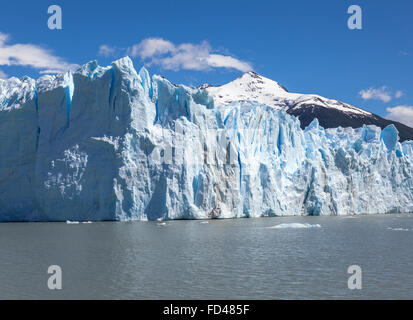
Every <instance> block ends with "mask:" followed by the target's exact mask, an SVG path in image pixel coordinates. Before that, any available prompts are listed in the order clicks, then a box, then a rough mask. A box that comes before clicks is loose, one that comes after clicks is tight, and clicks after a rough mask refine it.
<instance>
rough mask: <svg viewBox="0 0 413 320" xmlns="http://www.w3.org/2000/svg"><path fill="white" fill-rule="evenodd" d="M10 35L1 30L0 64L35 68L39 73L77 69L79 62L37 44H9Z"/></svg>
mask: <svg viewBox="0 0 413 320" xmlns="http://www.w3.org/2000/svg"><path fill="white" fill-rule="evenodd" d="M9 40H10V37H9V36H8V35H7V34H5V33H2V32H0V66H23V67H30V68H34V69H36V70H38V71H39V73H59V72H65V71H68V70H74V69H77V68H78V67H79V66H78V65H77V64H72V63H69V62H67V61H65V60H64V59H63V58H60V57H57V56H55V55H53V53H52V52H50V51H49V50H47V49H45V48H42V47H41V46H38V45H35V44H22V43H15V44H9Z"/></svg>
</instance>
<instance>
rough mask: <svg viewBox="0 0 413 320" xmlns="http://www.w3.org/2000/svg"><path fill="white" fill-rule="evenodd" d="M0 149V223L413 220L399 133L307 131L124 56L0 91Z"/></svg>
mask: <svg viewBox="0 0 413 320" xmlns="http://www.w3.org/2000/svg"><path fill="white" fill-rule="evenodd" d="M0 139H1V141H0V221H3V222H5V221H104V220H110V221H113V220H118V221H129V220H145V221H147V220H150V221H156V220H159V221H160V220H169V219H213V218H241V217H261V216H284V215H354V214H379V213H405V212H413V192H412V191H413V171H412V169H413V162H412V161H413V142H412V141H405V142H403V143H400V142H399V136H398V132H397V129H396V128H395V127H394V126H393V125H390V126H388V127H386V128H385V129H383V130H381V129H380V128H379V127H376V126H372V125H368V126H366V125H365V126H363V127H362V128H358V129H352V128H341V127H339V128H334V129H324V128H323V127H321V126H320V125H319V123H318V121H317V119H314V121H313V122H312V123H311V124H310V125H309V126H308V127H307V128H306V129H304V130H303V129H301V128H300V122H299V120H298V119H297V118H295V117H294V116H291V115H288V114H287V113H286V112H285V111H284V110H277V108H274V107H272V106H269V105H266V104H262V103H259V102H257V101H248V100H247V101H234V102H231V103H228V104H224V105H216V101H214V99H213V97H212V96H211V95H210V94H209V93H208V91H207V90H204V89H203V88H192V87H187V86H184V85H174V84H172V83H170V82H169V81H168V80H166V79H165V78H163V77H161V76H157V75H154V76H152V77H150V75H149V73H148V71H147V70H146V69H145V68H142V69H141V70H140V71H139V72H137V71H136V70H135V69H134V67H133V64H132V61H131V60H130V59H129V58H128V57H125V58H122V59H119V60H117V61H114V62H113V63H112V64H111V65H110V66H107V67H101V66H99V65H98V63H97V62H96V61H92V62H89V63H87V64H85V65H84V66H82V67H81V68H80V69H79V70H77V71H76V72H73V73H71V72H68V73H65V74H59V75H56V76H50V75H48V76H43V77H41V78H39V79H38V80H34V79H31V78H28V77H24V78H22V79H17V78H10V79H8V80H0Z"/></svg>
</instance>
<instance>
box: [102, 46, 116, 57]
mask: <svg viewBox="0 0 413 320" xmlns="http://www.w3.org/2000/svg"><path fill="white" fill-rule="evenodd" d="M115 52H116V48H113V47H110V46H108V45H106V44H103V45H101V46H100V47H99V53H98V54H99V55H100V56H104V57H110V56H113V55H114V54H115Z"/></svg>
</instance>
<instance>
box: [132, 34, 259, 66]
mask: <svg viewBox="0 0 413 320" xmlns="http://www.w3.org/2000/svg"><path fill="white" fill-rule="evenodd" d="M128 54H129V55H131V56H132V57H139V58H141V59H142V60H143V61H145V62H146V64H147V65H159V66H161V67H162V68H164V69H167V70H174V71H178V70H181V69H184V70H197V71H205V70H211V69H213V68H227V69H236V70H239V71H242V72H247V71H251V70H252V67H251V65H250V64H249V63H247V62H245V61H241V60H239V59H237V58H234V57H231V56H228V55H221V54H217V53H214V52H213V50H212V48H211V46H210V44H209V43H208V42H207V41H203V42H201V43H200V44H193V43H182V44H178V45H177V44H174V43H172V42H171V41H168V40H165V39H162V38H148V39H145V40H142V41H141V42H140V43H138V44H135V45H134V46H132V47H131V48H129V50H128Z"/></svg>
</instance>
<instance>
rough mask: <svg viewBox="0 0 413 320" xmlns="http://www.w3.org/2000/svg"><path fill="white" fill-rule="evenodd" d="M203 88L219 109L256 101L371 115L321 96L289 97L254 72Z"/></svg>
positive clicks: (281, 105) (290, 95) (285, 106)
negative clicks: (223, 83)
mask: <svg viewBox="0 0 413 320" xmlns="http://www.w3.org/2000/svg"><path fill="white" fill-rule="evenodd" d="M200 88H202V89H205V90H207V91H208V93H209V94H210V95H211V96H212V97H213V98H214V101H215V104H216V105H217V106H220V105H227V104H230V103H232V102H234V101H256V102H258V103H261V104H264V105H267V106H270V107H273V108H274V109H276V110H279V109H283V110H288V109H290V108H301V107H302V106H303V105H308V106H309V107H311V106H313V105H317V106H321V107H324V108H333V109H337V110H340V111H343V112H346V113H354V114H361V115H371V113H369V112H367V111H364V110H362V109H359V108H356V107H354V106H351V105H349V104H346V103H342V102H340V101H337V100H332V99H327V98H324V97H321V96H319V95H315V94H299V93H290V92H288V91H287V90H286V89H285V88H284V87H283V86H281V85H280V84H279V83H278V82H276V81H273V80H271V79H268V78H265V77H263V76H260V75H259V74H257V73H255V72H253V71H250V72H247V73H245V74H243V75H242V76H241V77H239V78H237V79H235V80H234V81H232V82H230V83H228V84H225V85H222V86H218V87H214V86H211V85H203V86H201V87H200Z"/></svg>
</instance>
